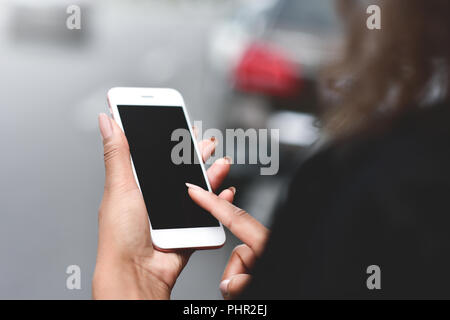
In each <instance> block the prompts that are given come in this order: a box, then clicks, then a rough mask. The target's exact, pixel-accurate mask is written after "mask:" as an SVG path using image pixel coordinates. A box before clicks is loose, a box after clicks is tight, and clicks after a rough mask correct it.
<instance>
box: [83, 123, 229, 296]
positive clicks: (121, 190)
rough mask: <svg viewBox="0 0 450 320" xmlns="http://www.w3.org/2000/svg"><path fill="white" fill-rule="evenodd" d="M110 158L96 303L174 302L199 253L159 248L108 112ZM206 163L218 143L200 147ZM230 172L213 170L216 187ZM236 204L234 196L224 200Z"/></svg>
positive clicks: (220, 165) (223, 162)
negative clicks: (176, 290)
mask: <svg viewBox="0 0 450 320" xmlns="http://www.w3.org/2000/svg"><path fill="white" fill-rule="evenodd" d="M99 126H100V131H101V133H102V136H103V144H104V160H105V168H106V173H105V189H104V194H103V200H102V204H101V207H100V210H99V218H98V224H99V233H98V253H97V262H96V267H95V273H94V279H93V285H92V287H93V288H92V291H93V297H94V298H96V299H169V298H170V293H171V290H172V288H173V286H174V284H175V281H176V279H177V278H178V276H179V274H180V273H181V271H182V270H183V268H184V266H185V265H186V263H187V261H188V259H189V257H190V255H191V254H192V252H193V250H180V251H178V252H176V253H164V252H160V251H156V250H154V249H153V246H152V242H151V237H150V226H149V223H148V216H147V209H146V206H145V203H144V199H143V197H142V194H141V192H140V190H139V188H138V186H137V184H136V181H135V178H134V175H133V171H132V166H131V161H130V151H129V147H128V143H127V140H126V137H125V135H124V133H123V131H122V130H121V129H120V128H119V126H118V125H117V124H116V122H115V121H114V120H112V119H110V118H109V117H108V116H107V115H106V114H101V115H100V116H99ZM199 146H200V150H201V153H202V156H203V158H204V160H206V159H207V158H208V157H209V156H210V155H211V154H212V153H213V152H214V148H215V142H214V141H213V140H205V141H202V142H201V143H200V145H199ZM229 169H230V161H228V160H227V159H220V160H217V161H216V162H215V163H214V164H213V165H212V166H211V167H210V168H209V170H208V179H209V181H210V184H211V187H212V188H213V189H216V188H217V187H218V186H219V185H220V184H221V182H222V181H223V180H224V178H225V177H226V175H227V174H228V171H229ZM223 197H224V201H232V199H233V192H231V191H230V192H228V193H226V194H225V195H224V196H223Z"/></svg>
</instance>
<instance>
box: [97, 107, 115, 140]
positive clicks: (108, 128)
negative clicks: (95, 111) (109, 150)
mask: <svg viewBox="0 0 450 320" xmlns="http://www.w3.org/2000/svg"><path fill="white" fill-rule="evenodd" d="M98 126H99V127H100V133H101V134H102V137H103V139H108V138H109V137H111V136H112V133H113V128H112V124H111V119H110V118H109V117H108V116H107V115H106V114H105V113H100V114H99V115H98Z"/></svg>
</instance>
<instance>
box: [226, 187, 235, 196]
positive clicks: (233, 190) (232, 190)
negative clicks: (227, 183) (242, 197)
mask: <svg viewBox="0 0 450 320" xmlns="http://www.w3.org/2000/svg"><path fill="white" fill-rule="evenodd" d="M228 190H231V192H233V194H236V188H235V187H229V188H228Z"/></svg>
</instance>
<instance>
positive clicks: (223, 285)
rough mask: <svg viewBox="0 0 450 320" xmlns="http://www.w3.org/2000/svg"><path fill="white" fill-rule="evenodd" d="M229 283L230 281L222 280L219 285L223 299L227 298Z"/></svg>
mask: <svg viewBox="0 0 450 320" xmlns="http://www.w3.org/2000/svg"><path fill="white" fill-rule="evenodd" d="M229 283H230V280H223V281H222V282H221V283H220V285H219V289H220V292H222V295H223V296H224V297H227V296H228V284H229Z"/></svg>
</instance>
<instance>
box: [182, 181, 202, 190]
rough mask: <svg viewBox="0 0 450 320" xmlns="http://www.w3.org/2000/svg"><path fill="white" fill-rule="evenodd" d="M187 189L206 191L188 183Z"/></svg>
mask: <svg viewBox="0 0 450 320" xmlns="http://www.w3.org/2000/svg"><path fill="white" fill-rule="evenodd" d="M186 187H188V188H189V189H192V190H201V191H204V190H203V189H202V188H200V187H199V186H196V185H195V184H192V183H187V182H186Z"/></svg>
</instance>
